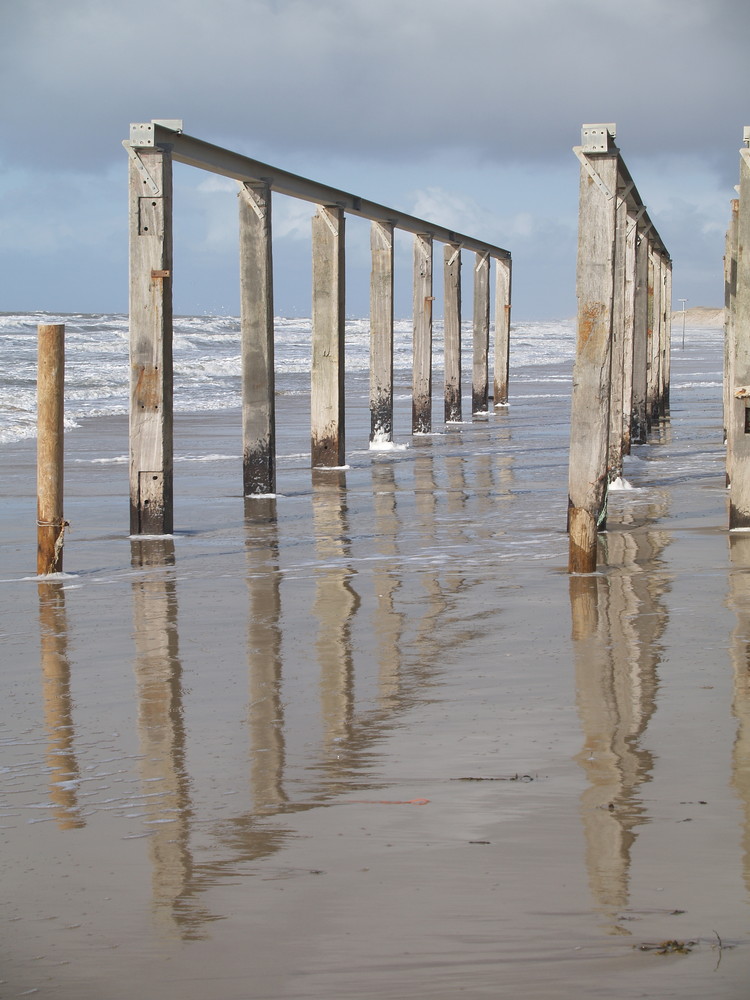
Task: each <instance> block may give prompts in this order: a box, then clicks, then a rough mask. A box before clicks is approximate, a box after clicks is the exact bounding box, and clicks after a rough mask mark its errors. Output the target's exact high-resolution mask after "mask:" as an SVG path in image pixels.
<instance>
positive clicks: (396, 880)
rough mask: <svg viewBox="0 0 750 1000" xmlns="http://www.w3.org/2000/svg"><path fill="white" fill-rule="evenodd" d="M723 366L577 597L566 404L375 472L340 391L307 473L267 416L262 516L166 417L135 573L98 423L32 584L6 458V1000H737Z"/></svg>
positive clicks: (444, 437) (735, 622) (222, 438)
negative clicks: (329, 444)
mask: <svg viewBox="0 0 750 1000" xmlns="http://www.w3.org/2000/svg"><path fill="white" fill-rule="evenodd" d="M720 354H721V347H720V343H719V341H718V340H717V338H716V336H715V335H709V334H706V336H705V337H704V338H703V339H701V337H700V335H699V332H698V331H696V332H695V335H694V337H693V338H692V339H691V341H690V346H689V348H688V349H687V350H686V351H684V352H681V351H679V350H675V352H674V354H673V366H674V373H673V392H672V409H671V414H670V419H669V420H667V421H664V422H663V424H662V425H661V426H660V428H659V432H658V433H656V434H655V435H654V437H653V438H652V443H650V444H649V445H647V446H640V447H638V448H636V449H634V454H633V455H632V456H631V457H630V458H629V459H628V461H627V464H626V470H625V472H626V477H627V479H628V481H629V482H630V484H631V485H633V486H635V487H636V489H635V490H624V491H622V492H617V493H612V494H611V495H610V501H609V531H608V533H607V534H606V536H604V537H603V543H602V544H603V551H604V553H605V556H606V563H605V565H603V566H602V568H601V572H600V573H599V574H598V575H597V576H595V577H589V578H574V579H569V578H568V576H567V573H566V572H565V567H566V561H567V537H566V535H565V533H564V519H565V507H566V497H567V466H566V462H567V434H568V428H567V410H568V398H569V389H568V381H567V380H568V377H569V371H566V370H565V369H564V368H563V367H562V366H557V367H555V366H550V367H549V368H547V369H541V368H536V369H534V370H529V371H527V372H526V373H525V374H524V377H523V378H520V377H519V378H518V379H517V381H516V383H515V386H514V395H512V397H511V405H510V406H509V407H508V408H507V410H502V411H498V412H496V413H495V414H493V415H491V416H489V417H488V418H485V419H481V420H475V421H474V422H473V423H465V424H461V425H456V426H454V427H451V428H449V429H448V430H447V431H445V432H444V433H440V434H436V435H433V436H428V437H424V438H417V439H415V440H413V441H410V442H409V444H410V447H408V449H403V450H395V451H391V452H382V453H380V452H378V453H373V452H370V451H368V450H367V448H366V445H365V444H364V443H363V441H364V438H365V436H366V434H365V435H363V434H362V433H361V432H362V429H363V428H365V426H366V412H365V403H364V395H363V390H362V385H360V384H359V383H357V385H355V387H354V390H353V392H352V394H351V396H352V400H353V405H354V408H355V412H354V414H353V416H352V422H351V427H352V433H351V434H349V435H348V440H349V456H348V463H349V465H348V468H347V469H346V470H343V471H340V472H320V473H318V472H316V473H314V474H313V473H311V472H310V470H309V468H308V464H309V463H308V459H307V457H306V454H305V452H306V429H305V428H306V424H305V421H306V414H305V400H304V399H302V398H299V399H296V401H295V402H294V403H293V404H290V407H289V409H288V411H287V412H288V414H289V416H288V418H287V425H286V427H285V429H284V431H283V434H282V440H284V441H285V444H284V446H283V447H282V454H283V455H284V456H285V457H284V458H283V459H282V461H281V462H280V469H279V482H278V488H279V496H278V497H277V498H276V499H264V500H247V501H243V499H242V498H241V496H239V495H238V493H239V492H240V488H239V476H238V471H239V470H238V459H237V456H238V455H239V453H240V443H239V440H238V437H239V420H238V417H237V415H236V414H235V413H233V412H232V411H227V412H223V413H220V414H216V413H205V414H200V415H197V416H192V415H180V416H179V417H178V420H177V452H178V456H180V457H181V459H182V460H181V461H178V463H177V471H176V482H175V494H176V517H175V520H176V533H175V537H174V538H172V539H165V540H148V541H131V540H130V539H128V538H127V536H126V532H127V467H126V465H125V464H123V463H122V462H120V461H119V458H120V457H121V456H122V455H123V454H125V453H126V451H127V440H126V428H125V421H124V420H123V418H120V417H116V416H109V417H105V418H97V421H96V422H94V421H93V420H92V421H87V422H85V423H84V425H83V427H81V428H80V429H77V430H75V431H73V432H72V433H71V434H69V435H68V437H67V439H66V449H67V451H66V456H67V502H66V517H67V518H68V519H69V520H70V521H71V523H72V534H71V535H70V536H69V540H68V541H67V543H66V550H65V560H66V561H65V567H66V572H67V573H68V574H69V575H68V576H67V577H66V578H64V579H62V580H59V581H55V582H44V583H38V582H37V581H36V580H34V579H32V578H31V572H30V571H31V570H32V569H33V565H34V562H35V552H34V531H35V526H34V511H33V503H34V488H35V486H34V483H35V480H34V469H33V461H34V455H33V447H31V446H30V444H29V443H28V442H17V443H14V444H9V445H6V446H3V469H4V472H3V498H2V504H0V559H1V560H2V562H1V563H0V579H1V580H2V582H0V607H2V629H3V632H2V649H3V673H2V695H3V704H4V706H5V711H4V713H3V716H4V720H3V724H2V733H1V735H2V777H3V786H2V798H1V800H0V842H1V843H2V859H3V860H2V866H3V871H2V890H1V892H2V900H3V907H2V914H3V915H2V918H0V919H1V920H2V922H3V954H4V959H3V969H2V974H1V975H0V978H2V979H3V980H4V981H5V982H4V985H3V987H2V995H3V996H6V995H7V996H8V997H11V996H20V995H25V994H29V995H36V996H40V997H59V998H81V1000H89V998H91V1000H94V998H97V1000H100V998H102V997H106V998H107V1000H119V998H123V1000H124V998H126V997H127V998H128V1000H130V998H131V997H133V996H144V997H149V996H156V995H158V996H160V997H163V998H166V1000H170V998H175V1000H177V998H187V1000H193V998H195V1000H198V998H201V1000H204V998H206V997H211V998H215V1000H235V998H237V1000H241V998H251V1000H261V998H311V997H340V998H349V997H362V998H368V997H373V998H374V997H379V998H380V997H389V998H401V997H431V998H439V1000H443V998H444V1000H449V998H451V1000H452V998H454V997H456V996H458V995H463V996H467V997H485V996H487V997H490V996H492V997H497V996H508V997H514V998H515V997H523V998H532V1000H534V998H538V1000H547V998H549V1000H553V998H567V997H571V998H572V997H576V998H578V997H597V998H598V997H601V996H603V995H605V993H606V995H607V996H608V997H614V998H630V997H637V996H644V995H645V996H658V997H666V996H672V995H674V996H680V997H695V998H698V997H700V998H705V997H707V996H716V997H726V998H738V1000H739V998H741V997H744V996H745V995H746V992H747V991H746V984H747V981H748V975H749V974H750V957H749V956H750V944H749V942H748V937H749V933H748V932H749V931H750V909H749V908H748V903H749V902H750V749H749V748H750V743H749V742H748V740H749V738H750V737H749V734H750V684H749V682H748V652H747V649H748V641H750V583H748V581H750V536H747V535H737V536H736V537H732V538H731V539H730V538H729V536H728V533H727V532H726V530H725V526H726V509H725V503H726V500H725V493H726V491H725V489H724V473H723V449H722V446H721V389H720V385H719V384H718V381H717V372H718V371H719V369H720V365H721V357H720ZM357 386H358V387H359V388H357ZM358 393H359V395H358ZM357 400H359V402H357ZM402 406H403V407H404V408H406V407H407V406H408V400H403V401H402ZM400 426H402V427H403V426H405V424H404V421H403V417H402V418H401V424H400ZM358 428H359V430H358ZM284 435H286V437H284ZM358 435H359V437H358ZM401 440H402V441H404V442H405V441H406V439H405V438H403V437H402V439H401ZM668 941H679V942H681V943H682V944H684V949H682V950H676V949H675V948H674V947H667V948H665V949H662V950H664V951H666V952H667V953H666V954H661V953H659V951H658V950H657V949H652V948H651V947H650V946H651V945H659V944H661V943H662V942H668ZM642 945H646V946H648V950H641V947H640V946H642Z"/></svg>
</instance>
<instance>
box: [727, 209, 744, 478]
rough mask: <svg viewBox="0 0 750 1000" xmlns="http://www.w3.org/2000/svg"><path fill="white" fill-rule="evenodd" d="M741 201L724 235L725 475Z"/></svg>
mask: <svg viewBox="0 0 750 1000" xmlns="http://www.w3.org/2000/svg"><path fill="white" fill-rule="evenodd" d="M739 212H740V203H739V200H738V199H737V198H734V199H733V200H732V212H731V217H730V221H729V228H728V229H727V235H726V250H725V253H724V440H725V441H726V446H727V454H726V479H727V486H728V485H729V483H730V479H729V475H730V469H731V465H732V458H731V452H732V438H731V436H730V434H729V423H730V420H731V415H732V406H733V405H734V404H733V395H734V393H733V390H732V386H733V385H734V355H735V347H734V306H735V296H736V294H737V222H738V217H739Z"/></svg>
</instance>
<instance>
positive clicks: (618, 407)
mask: <svg viewBox="0 0 750 1000" xmlns="http://www.w3.org/2000/svg"><path fill="white" fill-rule="evenodd" d="M627 225H628V206H627V201H626V199H625V196H624V194H622V193H621V194H618V196H617V206H616V225H615V265H614V267H615V272H614V288H613V305H612V361H611V368H610V395H609V453H608V457H607V476H608V480H609V482H610V483H611V482H614V480H615V479H618V478H619V477H620V476H621V475H622V453H623V449H622V442H623V433H622V415H623V410H624V406H625V339H626V331H625V288H626V278H627V274H626V267H627Z"/></svg>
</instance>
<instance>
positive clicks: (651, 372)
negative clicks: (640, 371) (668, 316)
mask: <svg viewBox="0 0 750 1000" xmlns="http://www.w3.org/2000/svg"><path fill="white" fill-rule="evenodd" d="M660 299H661V295H660V291H659V258H658V256H657V254H656V252H655V250H654V246H653V243H652V241H649V248H648V365H647V368H646V371H647V376H646V377H647V385H646V416H647V419H648V427H649V430H650V429H651V426H652V424H653V422H654V420H658V418H659V400H658V388H659V309H660Z"/></svg>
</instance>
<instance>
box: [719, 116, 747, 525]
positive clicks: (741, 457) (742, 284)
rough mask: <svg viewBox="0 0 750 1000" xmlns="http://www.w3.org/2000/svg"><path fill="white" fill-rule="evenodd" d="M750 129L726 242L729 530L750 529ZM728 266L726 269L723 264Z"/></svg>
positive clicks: (744, 148)
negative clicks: (735, 207)
mask: <svg viewBox="0 0 750 1000" xmlns="http://www.w3.org/2000/svg"><path fill="white" fill-rule="evenodd" d="M748 146H750V126H747V127H746V128H745V130H744V145H743V147H742V149H740V183H739V198H738V199H737V210H736V216H735V214H734V211H733V213H732V223H731V224H730V230H729V235H728V238H727V249H728V253H729V254H731V259H730V261H729V264H728V268H727V270H728V275H729V276H728V281H729V287H728V289H727V294H726V296H725V299H726V301H727V303H728V305H729V315H728V316H727V319H726V335H727V350H726V354H727V356H728V364H727V365H726V369H725V373H724V377H725V379H727V380H728V390H727V392H726V393H725V400H726V402H727V404H728V409H727V413H726V414H725V424H726V434H727V478H728V480H729V486H730V493H729V528H730V530H737V529H748V528H750V148H748ZM725 267H727V265H725Z"/></svg>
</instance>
